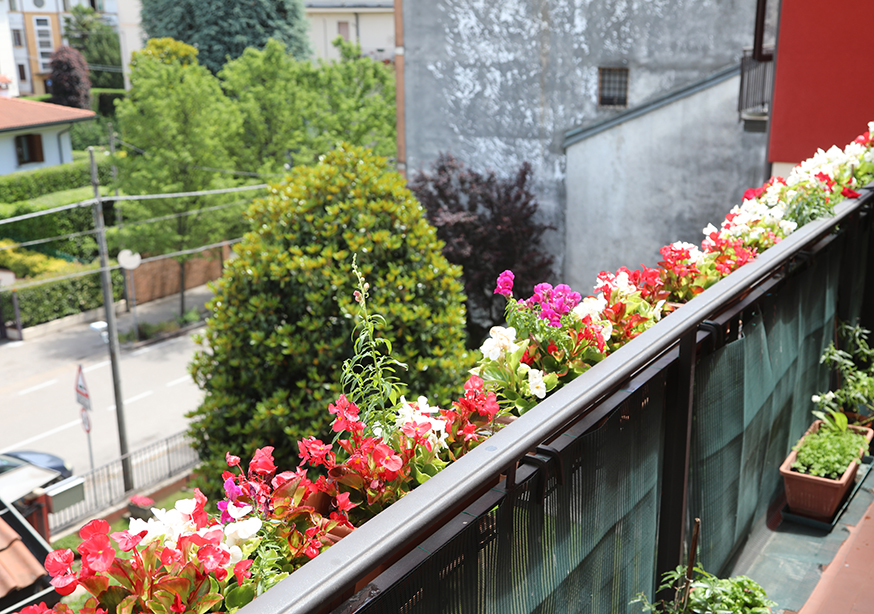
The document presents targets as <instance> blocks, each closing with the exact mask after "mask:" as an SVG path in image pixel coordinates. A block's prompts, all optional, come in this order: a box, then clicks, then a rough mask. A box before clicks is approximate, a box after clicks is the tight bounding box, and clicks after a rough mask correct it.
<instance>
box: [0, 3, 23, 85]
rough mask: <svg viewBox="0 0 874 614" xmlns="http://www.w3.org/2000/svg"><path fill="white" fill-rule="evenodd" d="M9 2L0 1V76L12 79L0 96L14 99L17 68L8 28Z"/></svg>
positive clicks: (10, 33) (10, 30)
mask: <svg viewBox="0 0 874 614" xmlns="http://www.w3.org/2000/svg"><path fill="white" fill-rule="evenodd" d="M8 11H9V0H0V75H6V76H7V77H9V78H10V79H12V83H9V84H7V85H6V87H5V88H4V89H0V96H7V97H15V96H18V95H19V91H18V66H16V64H15V54H14V52H13V48H12V29H11V28H10V26H9V13H8Z"/></svg>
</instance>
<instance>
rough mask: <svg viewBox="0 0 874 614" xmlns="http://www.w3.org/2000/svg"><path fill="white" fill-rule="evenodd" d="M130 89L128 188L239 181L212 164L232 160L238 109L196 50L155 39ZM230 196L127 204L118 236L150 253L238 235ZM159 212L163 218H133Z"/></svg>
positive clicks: (151, 190) (125, 157)
mask: <svg viewBox="0 0 874 614" xmlns="http://www.w3.org/2000/svg"><path fill="white" fill-rule="evenodd" d="M131 66H132V71H131V86H132V87H131V90H130V93H129V94H128V96H127V97H126V98H125V99H124V100H123V101H121V102H120V103H119V104H118V106H117V107H116V109H117V117H118V122H119V132H120V135H121V139H122V140H123V141H125V142H126V143H129V144H131V145H133V146H134V147H135V148H136V149H130V148H129V149H126V150H124V151H122V152H121V153H120V155H119V156H118V168H119V185H120V187H121V189H122V190H124V192H125V193H126V194H160V193H165V192H168V193H169V192H195V191H199V190H208V189H215V188H223V187H229V186H232V185H234V182H235V180H234V178H233V175H229V174H225V173H221V172H216V171H215V170H211V169H228V168H230V166H231V162H230V154H229V152H228V147H229V146H230V144H231V143H230V142H229V140H228V138H227V136H228V134H229V133H230V134H234V133H235V131H236V130H237V129H238V127H239V122H238V115H237V114H236V113H235V111H234V109H233V107H232V106H231V105H230V104H229V102H228V100H227V99H226V98H225V97H224V95H223V94H222V91H221V88H220V86H219V83H218V80H217V79H216V78H215V77H214V76H213V75H212V74H210V72H209V71H208V70H206V69H205V68H204V67H202V66H200V65H199V64H198V63H197V60H196V50H191V49H190V48H189V47H187V46H181V45H180V44H178V43H176V41H150V42H149V45H147V46H146V49H145V50H144V51H143V52H138V53H135V54H134V61H132V63H131ZM234 198H238V197H236V196H233V195H228V196H192V197H185V198H172V199H169V198H168V199H155V200H144V201H129V202H126V203H125V205H124V207H123V209H122V211H123V214H124V220H125V226H124V229H123V230H121V231H120V232H119V234H118V236H117V237H115V241H117V242H118V245H120V246H122V247H126V248H129V249H132V250H134V251H138V252H141V253H145V254H152V255H154V254H162V253H170V252H176V251H182V250H185V249H189V248H195V247H200V246H202V245H208V244H211V243H215V242H217V241H220V240H224V239H230V238H234V237H236V236H239V235H240V234H241V232H242V221H241V219H240V211H241V210H242V207H241V206H240V207H231V208H226V209H222V210H217V211H200V210H202V209H204V208H206V207H209V206H217V205H219V204H221V203H229V202H231V201H233V199H234ZM157 217H166V218H167V219H165V220H163V221H161V222H158V223H149V224H139V225H137V224H133V225H132V224H131V222H134V223H136V222H138V221H143V220H146V219H152V218H157ZM191 257H192V255H184V256H180V257H178V258H177V261H178V262H179V266H180V273H181V275H180V311H179V314H180V316H181V315H182V314H184V313H185V294H184V288H185V261H186V260H187V259H189V258H191Z"/></svg>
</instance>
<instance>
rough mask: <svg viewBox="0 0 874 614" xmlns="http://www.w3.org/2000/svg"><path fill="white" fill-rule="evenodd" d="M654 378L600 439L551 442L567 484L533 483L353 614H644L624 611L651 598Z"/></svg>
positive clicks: (656, 425) (657, 402) (658, 386)
mask: <svg viewBox="0 0 874 614" xmlns="http://www.w3.org/2000/svg"><path fill="white" fill-rule="evenodd" d="M656 377H657V381H655V382H653V381H651V382H650V383H648V384H645V385H644V386H642V387H641V388H639V389H638V390H637V391H636V392H634V393H633V394H631V395H630V397H628V398H627V399H626V400H624V402H623V403H622V404H621V405H620V406H619V407H618V408H617V409H616V411H614V412H613V413H612V414H611V415H610V417H609V418H608V419H606V421H605V422H604V424H602V425H601V426H600V427H599V428H597V429H596V430H593V431H590V432H588V433H585V434H583V435H581V436H572V435H568V434H565V435H563V436H561V438H560V439H559V441H557V442H555V443H554V444H553V446H554V447H555V448H556V449H558V450H559V451H560V453H561V456H562V459H563V462H562V465H563V467H564V480H563V484H559V483H558V481H557V480H556V479H555V477H551V478H550V479H549V482H548V484H547V490H546V497H545V499H543V500H542V501H541V498H540V497H541V491H540V483H539V480H540V479H541V478H540V474H536V475H535V476H533V477H532V478H531V479H529V480H527V481H526V482H525V483H523V484H520V485H519V486H517V487H516V489H515V490H513V491H511V492H510V493H508V494H507V495H505V496H504V497H503V498H502V499H501V500H500V502H499V503H498V504H497V505H495V506H494V507H493V508H492V509H490V510H488V511H487V512H486V513H484V514H481V515H479V516H471V517H470V519H469V522H467V523H465V525H464V528H462V529H461V530H460V531H459V532H458V533H457V534H456V535H455V536H454V537H453V538H452V539H450V540H448V541H446V542H444V543H442V544H440V545H439V546H438V547H436V548H435V550H434V551H433V552H432V551H428V556H427V557H420V558H424V560H420V561H419V562H418V563H417V564H416V565H415V566H412V567H411V568H409V569H408V571H407V572H406V575H405V577H403V578H402V579H401V580H400V581H399V582H396V583H394V584H393V585H392V586H391V587H390V588H389V589H388V590H387V591H386V592H384V593H382V594H380V595H379V596H378V597H377V598H376V599H375V600H374V601H371V602H370V603H368V604H367V605H366V606H365V607H364V608H363V609H361V610H358V611H360V612H369V613H377V612H405V613H407V612H409V613H413V612H416V613H419V612H423V613H424V612H428V613H431V612H434V613H438V612H439V613H446V614H448V613H458V614H467V613H473V612H475V613H493V614H516V613H519V614H527V613H530V612H537V613H539V614H550V613H558V612H562V613H564V612H581V613H582V612H586V613H593V614H596V613H597V614H600V613H602V612H633V611H639V607H637V606H629V601H630V600H631V599H632V598H633V597H634V596H635V595H636V594H637V593H638V592H640V591H644V592H647V593H651V590H652V588H653V580H654V574H655V551H656V536H657V535H656V534H657V520H658V503H659V498H658V495H659V472H660V466H659V452H660V441H661V424H662V407H663V405H664V402H663V401H664V399H663V396H664V391H665V387H664V379H663V374H658V375H657V376H656ZM423 548H428V544H427V542H426V543H425V544H423ZM402 563H403V561H402Z"/></svg>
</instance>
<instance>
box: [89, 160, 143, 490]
mask: <svg viewBox="0 0 874 614" xmlns="http://www.w3.org/2000/svg"><path fill="white" fill-rule="evenodd" d="M88 155H89V157H90V158H91V185H92V187H93V188H94V200H95V203H94V209H93V212H94V228H95V230H96V231H97V246H98V248H99V250H100V281H101V285H102V286H103V305H104V307H105V308H106V330H107V332H108V333H109V363H110V365H111V366H112V385H113V388H114V389H115V415H116V419H117V422H118V446H119V448H120V450H121V466H122V474H123V476H124V490H125V492H128V491H131V490H133V487H134V486H133V473H132V472H131V465H130V457H129V456H128V448H127V428H126V427H125V422H124V403H123V402H122V396H121V376H120V373H119V366H118V355H119V347H118V327H117V326H116V323H115V301H114V300H113V297H112V279H111V277H110V276H109V258H108V257H107V254H106V252H107V249H106V228H105V226H104V224H103V203H102V202H101V200H100V183H99V181H98V180H97V163H96V162H95V161H94V148H93V147H89V148H88Z"/></svg>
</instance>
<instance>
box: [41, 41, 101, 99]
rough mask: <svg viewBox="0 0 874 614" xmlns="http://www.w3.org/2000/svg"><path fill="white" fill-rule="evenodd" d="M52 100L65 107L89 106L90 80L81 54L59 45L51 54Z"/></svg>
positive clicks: (86, 65)
mask: <svg viewBox="0 0 874 614" xmlns="http://www.w3.org/2000/svg"><path fill="white" fill-rule="evenodd" d="M51 67H52V102H53V103H55V104H60V105H64V106H65V107H76V108H79V109H90V108H91V80H90V79H89V78H88V64H86V63H85V58H83V57H82V54H81V53H79V52H78V51H76V50H75V49H73V48H72V47H67V46H65V45H61V46H60V47H58V48H57V49H56V50H55V52H54V53H53V54H52V61H51Z"/></svg>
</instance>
